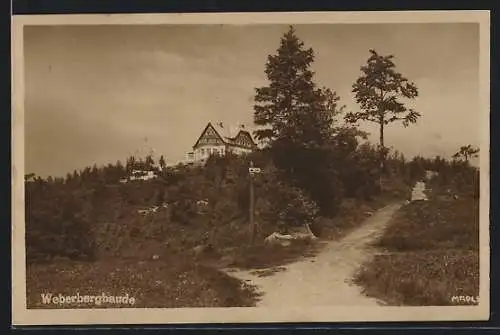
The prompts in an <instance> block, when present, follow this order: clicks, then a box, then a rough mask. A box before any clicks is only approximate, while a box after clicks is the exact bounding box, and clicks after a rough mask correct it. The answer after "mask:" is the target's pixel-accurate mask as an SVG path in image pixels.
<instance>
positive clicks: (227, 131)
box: [195, 122, 254, 146]
mask: <svg viewBox="0 0 500 335" xmlns="http://www.w3.org/2000/svg"><path fill="white" fill-rule="evenodd" d="M210 125H211V126H212V127H213V128H214V129H215V131H216V132H217V133H218V134H219V136H220V137H221V138H222V140H223V141H224V142H225V143H226V144H235V143H234V139H235V138H236V136H237V135H238V134H239V133H240V132H245V133H247V134H248V135H249V136H250V138H251V139H252V141H254V139H253V136H252V130H251V128H250V127H249V126H248V125H245V124H240V125H238V126H229V125H226V124H224V123H223V122H209V123H208V124H207V126H206V127H205V128H204V129H203V132H202V133H201V134H200V138H201V136H203V133H204V132H205V131H206V129H207V128H208V127H209V126H210ZM200 138H198V140H197V141H196V144H198V141H199V140H200ZM196 144H195V146H196Z"/></svg>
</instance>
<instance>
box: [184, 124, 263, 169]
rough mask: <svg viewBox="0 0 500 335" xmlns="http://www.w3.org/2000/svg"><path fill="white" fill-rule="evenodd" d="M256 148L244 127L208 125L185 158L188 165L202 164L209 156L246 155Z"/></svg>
mask: <svg viewBox="0 0 500 335" xmlns="http://www.w3.org/2000/svg"><path fill="white" fill-rule="evenodd" d="M256 147H257V146H256V144H255V143H254V141H253V139H252V136H251V135H250V132H249V131H247V130H246V129H245V128H244V127H239V128H235V127H230V128H226V127H224V126H223V124H222V123H218V124H217V125H216V126H214V125H212V124H211V123H209V124H208V125H207V126H206V127H205V130H204V131H203V132H202V134H201V136H200V138H199V139H198V140H197V142H196V143H195V145H194V146H193V151H192V152H189V153H187V156H186V158H187V161H188V162H189V163H203V162H205V161H206V160H207V158H208V157H210V156H211V155H220V156H224V155H225V154H226V153H228V152H231V153H234V154H236V155H241V154H247V153H250V152H252V151H253V150H254V149H255V148H256Z"/></svg>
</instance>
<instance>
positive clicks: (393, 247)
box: [357, 167, 479, 306]
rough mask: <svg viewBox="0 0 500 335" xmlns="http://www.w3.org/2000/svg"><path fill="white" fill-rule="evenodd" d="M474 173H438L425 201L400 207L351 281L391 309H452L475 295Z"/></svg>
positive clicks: (476, 201)
mask: <svg viewBox="0 0 500 335" xmlns="http://www.w3.org/2000/svg"><path fill="white" fill-rule="evenodd" d="M477 177H478V172H477V171H475V170H474V169H472V168H470V169H468V168H465V167H464V168H463V170H462V173H456V172H454V173H450V171H442V173H441V175H439V176H438V177H435V178H433V179H432V180H431V181H430V182H429V183H428V187H429V191H428V197H429V200H428V201H415V202H412V203H410V204H409V205H407V206H404V207H403V208H402V209H401V210H400V211H399V212H398V213H397V214H396V215H395V216H394V217H393V219H392V221H391V223H390V225H389V227H388V229H387V231H386V232H385V234H384V235H383V237H382V238H381V239H380V241H379V242H378V244H377V247H378V248H379V250H380V252H381V254H379V255H377V256H376V257H375V259H374V260H373V261H372V262H370V264H367V266H366V268H364V269H362V271H360V273H359V274H358V277H357V282H358V283H359V284H361V285H362V286H364V288H365V292H366V293H367V294H368V295H370V296H374V297H377V298H379V299H381V300H383V301H386V302H387V303H388V304H391V305H426V306H429V305H452V304H454V302H452V300H451V299H452V297H453V296H461V295H463V296H469V297H474V298H475V297H477V296H478V295H479V198H478V183H479V180H478V178H477Z"/></svg>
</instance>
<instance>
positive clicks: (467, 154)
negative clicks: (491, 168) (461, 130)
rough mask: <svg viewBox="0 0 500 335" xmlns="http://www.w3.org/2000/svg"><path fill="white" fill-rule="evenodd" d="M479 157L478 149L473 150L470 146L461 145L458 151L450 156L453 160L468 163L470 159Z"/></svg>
mask: <svg viewBox="0 0 500 335" xmlns="http://www.w3.org/2000/svg"><path fill="white" fill-rule="evenodd" d="M478 156H479V148H474V147H473V146H472V145H471V144H469V145H463V146H461V147H460V149H459V150H458V151H457V152H456V153H455V154H454V155H453V156H452V157H453V159H455V160H456V159H462V160H464V161H465V162H468V161H469V160H470V159H471V158H476V157H478Z"/></svg>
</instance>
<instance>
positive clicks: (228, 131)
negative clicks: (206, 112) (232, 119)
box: [211, 122, 250, 140]
mask: <svg viewBox="0 0 500 335" xmlns="http://www.w3.org/2000/svg"><path fill="white" fill-rule="evenodd" d="M211 124H212V126H213V127H214V129H215V130H216V131H217V133H219V135H220V136H221V137H222V138H223V139H224V140H232V139H234V138H235V137H236V135H238V133H239V132H240V131H246V132H248V133H250V131H249V129H247V126H246V125H244V124H241V125H238V126H234V125H232V126H229V125H226V124H224V123H223V122H211Z"/></svg>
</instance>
